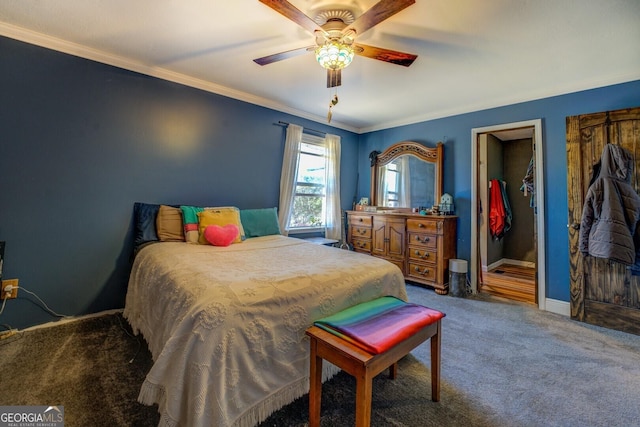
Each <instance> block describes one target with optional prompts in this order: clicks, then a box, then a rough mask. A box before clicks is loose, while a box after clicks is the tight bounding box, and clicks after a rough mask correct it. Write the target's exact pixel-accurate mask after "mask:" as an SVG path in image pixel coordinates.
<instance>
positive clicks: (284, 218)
mask: <svg viewBox="0 0 640 427" xmlns="http://www.w3.org/2000/svg"><path fill="white" fill-rule="evenodd" d="M302 130H303V129H302V127H301V126H298V125H294V124H289V125H288V127H287V136H286V140H285V147H284V153H283V158H282V174H281V175H280V205H279V208H278V223H279V224H280V230H281V232H282V234H284V235H287V234H289V232H294V233H295V232H307V231H322V230H324V232H325V237H327V238H329V239H340V236H341V231H342V227H341V218H342V212H341V208H340V137H339V136H337V135H331V134H327V135H326V136H325V137H324V138H321V137H318V136H312V135H309V134H305V133H303V132H302Z"/></svg>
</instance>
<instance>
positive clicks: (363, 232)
mask: <svg viewBox="0 0 640 427" xmlns="http://www.w3.org/2000/svg"><path fill="white" fill-rule="evenodd" d="M358 233H360V234H367V230H365V229H364V228H358Z"/></svg>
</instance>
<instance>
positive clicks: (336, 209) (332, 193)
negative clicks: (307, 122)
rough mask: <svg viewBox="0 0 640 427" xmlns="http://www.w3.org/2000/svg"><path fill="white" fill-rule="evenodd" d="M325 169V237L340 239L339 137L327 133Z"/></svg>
mask: <svg viewBox="0 0 640 427" xmlns="http://www.w3.org/2000/svg"><path fill="white" fill-rule="evenodd" d="M325 144H326V147H327V157H326V171H327V188H326V193H325V194H326V195H327V196H326V219H325V221H326V222H325V224H326V226H325V227H326V229H325V237H326V238H327V239H336V240H341V239H342V228H341V226H342V224H341V222H342V210H341V209H340V137H339V136H337V135H331V134H327V136H326V137H325Z"/></svg>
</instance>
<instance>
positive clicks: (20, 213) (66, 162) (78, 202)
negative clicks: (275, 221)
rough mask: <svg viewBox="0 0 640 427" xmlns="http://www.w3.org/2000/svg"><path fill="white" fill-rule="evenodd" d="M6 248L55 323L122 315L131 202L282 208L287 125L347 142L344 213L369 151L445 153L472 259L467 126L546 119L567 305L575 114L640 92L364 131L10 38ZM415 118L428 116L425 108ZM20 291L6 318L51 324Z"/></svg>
mask: <svg viewBox="0 0 640 427" xmlns="http://www.w3.org/2000/svg"><path fill="white" fill-rule="evenodd" d="M0 57H1V58H2V59H3V61H2V67H0V94H1V96H2V101H3V102H2V106H0V132H1V134H0V135H1V139H0V182H1V183H2V186H1V187H0V188H1V191H0V240H5V241H6V242H7V248H6V254H5V266H4V274H3V276H4V277H5V278H16V277H17V278H19V279H20V285H21V286H24V287H25V288H27V289H29V290H31V291H34V292H36V293H37V294H38V295H39V296H40V297H41V298H43V299H44V300H45V301H46V302H47V303H48V304H49V305H50V306H51V307H52V308H53V309H54V310H56V311H58V312H59V313H64V314H70V315H78V314H83V313H91V312H97V311H101V310H105V309H110V308H121V307H122V306H123V304H124V296H125V292H126V284H127V277H128V273H129V268H130V255H131V249H132V248H131V237H132V235H131V233H132V229H131V219H132V218H131V215H132V208H133V203H134V202H136V201H143V202H149V203H176V204H179V203H182V204H196V205H205V204H216V205H235V206H238V207H239V208H254V207H270V206H277V204H278V194H279V181H280V168H281V162H282V151H283V146H284V129H283V128H282V127H279V126H274V123H277V122H278V121H280V120H282V121H286V122H293V123H297V124H300V125H302V126H306V127H309V128H312V129H317V130H320V131H329V132H331V133H335V134H338V135H340V136H341V137H342V167H341V177H342V180H341V186H342V207H343V208H350V207H351V202H352V199H353V195H354V193H355V190H356V188H355V186H356V177H357V176H358V175H359V189H358V194H357V197H358V198H360V197H363V196H365V197H368V196H369V161H368V155H369V152H370V151H371V150H373V149H377V150H382V149H384V148H386V147H388V146H389V145H391V144H393V143H395V142H398V141H402V140H414V141H418V142H422V143H424V144H426V145H429V146H433V145H434V144H435V143H436V142H437V141H439V140H444V137H445V136H446V143H445V178H444V185H445V191H446V192H449V193H451V194H452V195H454V197H455V199H456V210H457V214H458V215H459V216H460V220H459V231H458V256H459V257H460V258H465V259H469V257H470V243H469V242H470V226H469V218H470V197H471V191H470V184H471V177H470V167H471V150H470V142H471V129H472V128H474V127H482V126H489V125H494V124H501V123H508V122H515V121H521V120H529V119H536V118H541V119H543V138H544V147H545V149H544V162H545V180H546V182H547V183H549V184H548V185H547V188H546V189H545V191H546V200H545V205H546V208H547V215H546V218H545V221H546V227H547V231H548V234H549V235H548V237H547V245H548V247H547V254H548V259H547V286H548V291H547V296H548V297H550V298H555V299H559V300H563V301H568V300H569V289H568V286H569V285H568V274H569V273H568V271H569V270H568V265H569V258H568V237H567V228H566V223H567V200H566V185H567V184H566V149H565V117H566V116H570V115H576V114H583V113H589V112H596V111H605V110H613V109H618V108H626V107H632V106H638V105H640V82H632V83H628V84H623V85H616V86H611V87H606V88H602V89H596V90H591V91H585V92H579V93H575V94H570V95H565V96H559V97H554V98H548V99H543V100H538V101H532V102H527V103H522V104H517V105H511V106H508V107H503V108H495V109H491V110H486V111H480V112H475V113H470V114H464V115H459V116H454V117H447V118H444V119H438V120H432V121H428V122H423V123H418V124H414V125H408V126H402V127H398V128H394V129H388V130H383V131H378V132H372V133H369V134H365V135H359V136H358V135H355V134H353V133H350V132H346V131H342V130H339V129H334V128H331V127H329V126H326V125H324V124H321V123H316V122H311V121H308V120H305V119H301V118H298V117H294V116H290V115H287V114H285V113H280V112H277V111H273V110H270V109H267V108H262V107H258V106H255V105H251V104H247V103H244V102H240V101H236V100H233V99H229V98H226V97H223V96H219V95H215V94H211V93H207V92H203V91H200V90H197V89H193V88H189V87H185V86H181V85H178V84H175V83H171V82H167V81H163V80H159V79H156V78H152V77H147V76H144V75H140V74H137V73H133V72H129V71H125V70H121V69H118V68H115V67H111V66H107V65H103V64H99V63H95V62H92V61H88V60H84V59H80V58H76V57H73V56H69V55H65V54H62V53H58V52H54V51H50V50H47V49H43V48H39V47H36V46H33V45H29V44H25V43H21V42H18V41H15V40H11V39H6V38H2V37H0ZM416 108H420V105H419V103H416ZM33 301H34V300H33V298H32V297H30V296H29V295H27V294H26V293H24V292H22V293H19V298H18V299H16V300H10V301H9V302H8V303H7V306H6V308H5V312H4V313H3V314H2V315H0V323H2V324H9V325H11V326H13V327H18V328H23V327H26V326H30V325H35V324H40V323H44V322H47V321H49V320H52V319H53V317H52V316H50V315H49V314H47V313H46V312H45V311H43V310H42V309H41V308H40V306H39V305H38V304H36V303H34V302H33Z"/></svg>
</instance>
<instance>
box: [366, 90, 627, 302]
mask: <svg viewBox="0 0 640 427" xmlns="http://www.w3.org/2000/svg"><path fill="white" fill-rule="evenodd" d="M638 106H640V81H635V82H631V83H626V84H620V85H614V86H608V87H605V88H600V89H594V90H588V91H583V92H577V93H572V94H568V95H562V96H556V97H551V98H545V99H541V100H536V101H530V102H525V103H520V104H514V105H509V106H506V107H501V108H493V109H490V110H484V111H478V112H474V113H469V114H462V115H458V116H451V117H446V118H443V119H438V120H431V121H427V122H422V123H418V124H413V125H408V126H401V127H397V128H393V129H386V130H381V131H377V132H372V133H369V134H366V135H362V136H361V137H360V154H359V159H361V162H360V163H359V166H358V171H359V173H360V181H359V185H358V187H359V193H360V194H363V195H366V194H369V179H370V176H371V174H370V165H369V163H368V162H364V161H362V159H367V158H368V156H369V153H370V152H371V151H372V150H379V151H382V150H384V149H385V148H386V147H388V146H389V145H391V144H393V143H396V142H399V141H404V140H411V141H417V142H420V143H423V144H425V145H427V146H430V147H434V146H435V144H436V142H438V141H443V142H445V147H444V158H445V166H444V191H445V192H447V193H450V194H451V195H453V197H454V199H455V207H456V214H457V215H458V216H459V217H460V218H459V220H458V257H459V258H462V259H467V260H469V259H471V258H470V257H471V249H470V246H471V223H470V218H471V130H472V129H473V128H479V127H484V126H493V125H498V124H503V123H512V122H518V121H523V120H533V119H542V138H543V146H544V150H543V156H544V159H543V160H544V179H545V183H546V186H545V189H544V191H545V200H544V203H545V208H546V215H545V227H546V230H547V238H546V251H547V260H546V261H547V271H546V278H547V292H546V294H547V298H552V299H557V300H561V301H569V235H568V232H567V221H568V205H567V155H566V154H567V150H566V117H567V116H574V115H579V114H586V113H595V112H599V111H607V110H616V109H620V108H629V107H638ZM416 108H419V104H417V103H416ZM445 139H446V140H445ZM523 175H524V171H523Z"/></svg>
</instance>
